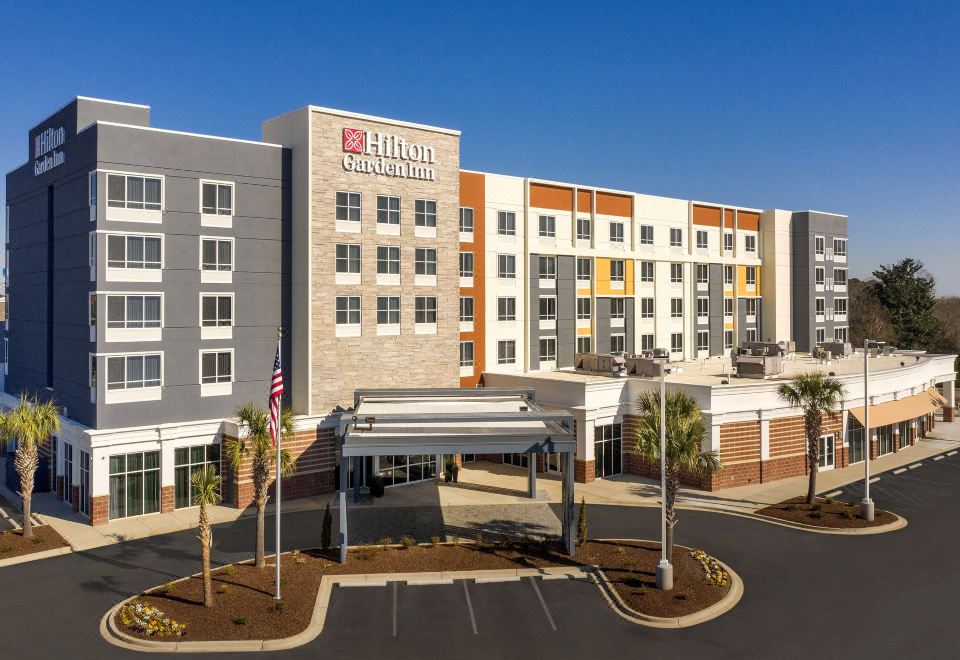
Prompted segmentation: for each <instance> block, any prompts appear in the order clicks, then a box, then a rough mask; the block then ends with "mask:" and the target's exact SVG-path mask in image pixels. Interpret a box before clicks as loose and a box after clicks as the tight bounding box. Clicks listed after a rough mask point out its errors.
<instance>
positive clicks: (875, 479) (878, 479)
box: [870, 477, 880, 484]
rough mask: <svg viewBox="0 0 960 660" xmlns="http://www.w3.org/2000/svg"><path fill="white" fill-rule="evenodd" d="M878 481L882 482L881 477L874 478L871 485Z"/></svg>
mask: <svg viewBox="0 0 960 660" xmlns="http://www.w3.org/2000/svg"><path fill="white" fill-rule="evenodd" d="M878 481H880V477H874V478H873V479H871V480H870V483H872V484H875V483H877V482H878Z"/></svg>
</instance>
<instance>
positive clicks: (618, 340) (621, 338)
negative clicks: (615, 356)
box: [610, 333, 627, 353]
mask: <svg viewBox="0 0 960 660" xmlns="http://www.w3.org/2000/svg"><path fill="white" fill-rule="evenodd" d="M626 350H627V338H626V336H625V335H623V334H620V333H618V334H615V335H610V352H611V353H625V352H626Z"/></svg>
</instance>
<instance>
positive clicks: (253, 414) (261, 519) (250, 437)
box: [224, 403, 295, 568]
mask: <svg viewBox="0 0 960 660" xmlns="http://www.w3.org/2000/svg"><path fill="white" fill-rule="evenodd" d="M233 414H234V417H236V419H237V424H238V425H239V426H240V430H241V437H239V438H237V439H236V440H233V441H230V442H228V443H227V444H226V445H225V447H224V455H225V457H226V459H227V462H228V463H229V464H230V466H231V467H232V468H233V469H234V470H239V469H240V468H241V467H242V466H243V464H244V462H245V461H246V460H247V459H248V458H249V459H250V461H251V477H252V479H253V500H254V503H255V504H256V505H257V549H256V567H257V568H263V567H264V566H266V560H265V558H264V552H263V537H264V527H265V524H266V523H265V518H266V508H267V495H268V493H267V488H268V487H269V485H270V474H271V472H273V468H274V463H276V454H277V452H276V449H275V448H274V447H273V443H272V442H271V440H270V425H269V417H268V416H267V411H265V410H264V409H263V408H261V407H260V406H258V405H256V404H254V403H245V404H243V405H242V406H240V407H239V408H237V409H236V411H234V413H233ZM291 433H293V411H292V410H290V409H289V408H284V409H283V410H282V411H281V413H280V441H281V443H280V444H281V447H282V445H283V440H284V439H285V438H286V437H287V436H289V435H290V434H291ZM294 469H295V466H294V463H293V459H292V458H291V457H290V452H288V451H287V450H286V449H283V450H282V451H281V452H280V476H281V477H282V478H286V477H289V476H290V475H291V474H293V471H294Z"/></svg>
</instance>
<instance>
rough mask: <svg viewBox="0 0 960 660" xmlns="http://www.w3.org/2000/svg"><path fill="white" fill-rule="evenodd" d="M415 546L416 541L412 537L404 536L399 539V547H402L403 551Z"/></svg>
mask: <svg viewBox="0 0 960 660" xmlns="http://www.w3.org/2000/svg"><path fill="white" fill-rule="evenodd" d="M416 544H417V541H416V539H414V538H413V537H412V536H407V535H406V534H404V535H403V536H401V537H400V545H402V546H403V549H404V550H408V549H410V548H412V547H413V546H415V545H416Z"/></svg>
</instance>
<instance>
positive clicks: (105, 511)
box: [90, 495, 110, 525]
mask: <svg viewBox="0 0 960 660" xmlns="http://www.w3.org/2000/svg"><path fill="white" fill-rule="evenodd" d="M109 507H110V496H109V495H96V496H94V497H91V498H90V524H91V525H103V524H104V523H106V522H109V518H108V516H109V515H110V508H109Z"/></svg>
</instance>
